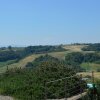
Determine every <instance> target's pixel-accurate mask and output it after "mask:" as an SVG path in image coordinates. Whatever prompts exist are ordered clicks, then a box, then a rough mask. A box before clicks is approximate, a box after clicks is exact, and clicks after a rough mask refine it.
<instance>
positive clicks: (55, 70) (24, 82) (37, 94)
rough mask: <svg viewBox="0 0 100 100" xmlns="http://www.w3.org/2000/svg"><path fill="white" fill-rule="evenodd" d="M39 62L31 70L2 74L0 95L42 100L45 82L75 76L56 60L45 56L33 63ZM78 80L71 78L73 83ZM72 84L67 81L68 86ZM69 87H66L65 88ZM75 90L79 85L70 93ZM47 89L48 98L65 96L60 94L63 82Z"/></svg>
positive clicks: (68, 67) (71, 70) (72, 71)
mask: <svg viewBox="0 0 100 100" xmlns="http://www.w3.org/2000/svg"><path fill="white" fill-rule="evenodd" d="M46 58H47V59H46ZM40 60H41V62H39V63H38V66H35V67H33V68H25V69H13V70H8V71H7V72H6V73H4V74H2V75H1V76H0V94H3V95H11V96H13V97H16V98H18V99H21V100H42V99H44V97H45V83H46V82H48V81H53V80H57V79H60V78H63V77H70V76H72V75H76V72H75V71H74V70H73V69H72V68H71V67H70V66H67V65H66V64H64V63H63V62H62V61H59V60H58V59H56V58H52V57H51V56H48V55H46V56H44V57H43V56H41V57H39V58H37V59H36V60H35V61H36V62H38V61H40ZM79 80H80V78H78V77H74V78H73V82H77V81H79ZM73 82H72V81H71V80H69V85H72V86H73V85H74V84H73ZM69 85H67V88H68V87H69ZM59 87H61V88H59ZM77 88H80V84H78V87H74V89H73V90H72V91H75V90H76V89H77ZM47 89H48V90H49V92H48V93H47V96H48V98H58V97H59V98H63V97H64V95H65V94H64V92H62V91H63V90H64V82H63V81H61V82H60V83H59V84H58V83H57V82H56V83H53V84H49V85H47ZM78 92H80V91H77V93H78ZM53 93H54V94H53ZM75 94H76V93H75V92H74V94H69V95H70V96H71V95H75Z"/></svg>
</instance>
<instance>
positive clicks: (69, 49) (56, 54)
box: [0, 45, 86, 73]
mask: <svg viewBox="0 0 100 100" xmlns="http://www.w3.org/2000/svg"><path fill="white" fill-rule="evenodd" d="M84 46H85V45H64V46H63V48H65V49H66V50H67V51H62V52H51V53H48V54H49V55H51V56H53V57H56V58H58V59H65V56H66V55H67V54H68V53H71V52H83V51H82V50H81V48H83V47H84ZM14 49H15V50H16V49H20V50H21V49H23V48H14ZM84 52H86V51H84ZM41 55H44V54H32V55H30V56H28V57H25V58H24V59H22V60H20V61H19V62H17V63H13V64H8V62H4V63H0V73H3V72H5V71H6V69H7V66H8V68H9V69H10V68H16V67H18V68H23V67H25V66H26V64H27V63H28V62H32V61H34V59H35V58H37V57H39V56H41ZM84 65H85V64H84ZM1 66H2V67H1Z"/></svg>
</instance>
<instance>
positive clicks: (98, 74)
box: [78, 71, 100, 80]
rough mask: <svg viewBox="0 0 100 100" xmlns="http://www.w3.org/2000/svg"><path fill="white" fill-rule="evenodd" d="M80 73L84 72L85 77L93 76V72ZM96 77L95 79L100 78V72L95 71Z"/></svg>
mask: <svg viewBox="0 0 100 100" xmlns="http://www.w3.org/2000/svg"><path fill="white" fill-rule="evenodd" d="M78 74H82V76H83V77H87V76H91V77H92V72H91V71H90V72H81V73H78ZM94 78H95V80H96V79H99V80H100V72H94Z"/></svg>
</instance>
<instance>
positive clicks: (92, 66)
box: [81, 63, 100, 71]
mask: <svg viewBox="0 0 100 100" xmlns="http://www.w3.org/2000/svg"><path fill="white" fill-rule="evenodd" d="M81 67H82V68H84V69H85V70H86V71H97V70H98V69H100V64H96V63H82V64H81Z"/></svg>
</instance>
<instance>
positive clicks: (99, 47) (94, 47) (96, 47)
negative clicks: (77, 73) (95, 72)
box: [82, 43, 100, 51]
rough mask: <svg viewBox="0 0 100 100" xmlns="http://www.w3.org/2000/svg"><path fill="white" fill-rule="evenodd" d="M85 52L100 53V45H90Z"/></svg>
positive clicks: (85, 48) (84, 48)
mask: <svg viewBox="0 0 100 100" xmlns="http://www.w3.org/2000/svg"><path fill="white" fill-rule="evenodd" d="M82 50H84V51H100V43H95V44H88V46H87V47H83V48H82Z"/></svg>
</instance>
